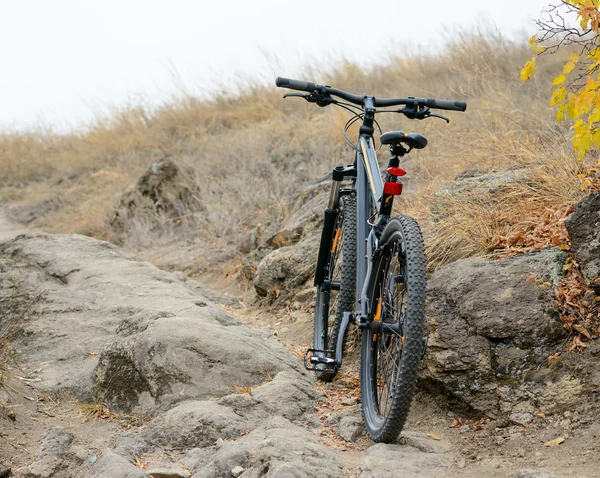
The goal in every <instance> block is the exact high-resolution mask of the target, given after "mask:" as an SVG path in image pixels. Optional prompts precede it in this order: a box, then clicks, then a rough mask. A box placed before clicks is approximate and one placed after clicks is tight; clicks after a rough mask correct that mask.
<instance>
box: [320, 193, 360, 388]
mask: <svg viewBox="0 0 600 478" xmlns="http://www.w3.org/2000/svg"><path fill="white" fill-rule="evenodd" d="M355 293H356V198H355V197H354V196H350V195H348V196H344V197H342V198H341V199H340V206H339V212H338V216H337V222H336V225H335V228H334V234H333V238H332V241H331V246H330V251H329V259H328V262H327V271H326V274H325V281H324V283H323V284H322V285H320V286H318V287H317V302H316V306H315V326H314V341H313V343H314V347H315V348H316V349H321V350H323V349H326V350H331V351H332V352H335V349H336V345H337V341H338V335H339V332H340V326H341V324H342V318H343V316H344V312H351V311H352V310H354V296H355ZM329 356H330V357H331V358H334V357H335V355H334V353H331V354H329ZM336 374H337V372H336V371H334V370H323V371H317V378H318V379H319V380H322V381H324V382H330V381H331V380H333V378H334V377H335V376H336Z"/></svg>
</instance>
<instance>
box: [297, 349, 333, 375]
mask: <svg viewBox="0 0 600 478" xmlns="http://www.w3.org/2000/svg"><path fill="white" fill-rule="evenodd" d="M333 353H334V352H333V350H321V349H308V350H307V351H306V352H304V368H305V369H306V370H312V371H318V372H323V371H334V370H335V369H336V367H335V359H334V358H331V357H328V356H327V355H332V354H333ZM317 354H320V355H317Z"/></svg>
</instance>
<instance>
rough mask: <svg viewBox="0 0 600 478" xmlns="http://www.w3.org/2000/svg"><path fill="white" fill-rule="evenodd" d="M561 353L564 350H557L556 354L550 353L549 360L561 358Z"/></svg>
mask: <svg viewBox="0 0 600 478" xmlns="http://www.w3.org/2000/svg"><path fill="white" fill-rule="evenodd" d="M561 353H562V352H556V353H555V354H552V355H550V356H549V357H548V360H556V359H557V358H559V357H560V354H561Z"/></svg>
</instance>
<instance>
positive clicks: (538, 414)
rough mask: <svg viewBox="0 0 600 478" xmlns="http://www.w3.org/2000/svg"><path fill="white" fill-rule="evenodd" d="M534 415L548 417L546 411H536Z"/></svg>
mask: <svg viewBox="0 0 600 478" xmlns="http://www.w3.org/2000/svg"><path fill="white" fill-rule="evenodd" d="M533 415H534V416H536V417H538V418H546V414H545V413H544V412H535V413H534V414H533Z"/></svg>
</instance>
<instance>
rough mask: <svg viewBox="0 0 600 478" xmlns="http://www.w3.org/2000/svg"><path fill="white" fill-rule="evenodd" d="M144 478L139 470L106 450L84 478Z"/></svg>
mask: <svg viewBox="0 0 600 478" xmlns="http://www.w3.org/2000/svg"><path fill="white" fill-rule="evenodd" d="M117 476H118V477H119V478H145V477H146V476H147V475H146V473H144V471H143V470H141V469H140V468H136V467H135V466H134V465H133V464H132V463H130V462H129V461H127V460H126V459H125V458H123V457H122V456H120V455H117V454H116V453H114V452H112V451H111V450H106V451H105V452H104V454H103V455H102V457H101V458H100V459H99V460H98V461H97V462H96V463H95V464H94V466H93V467H92V468H91V469H90V471H89V472H88V473H87V474H86V478H116V477H117Z"/></svg>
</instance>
